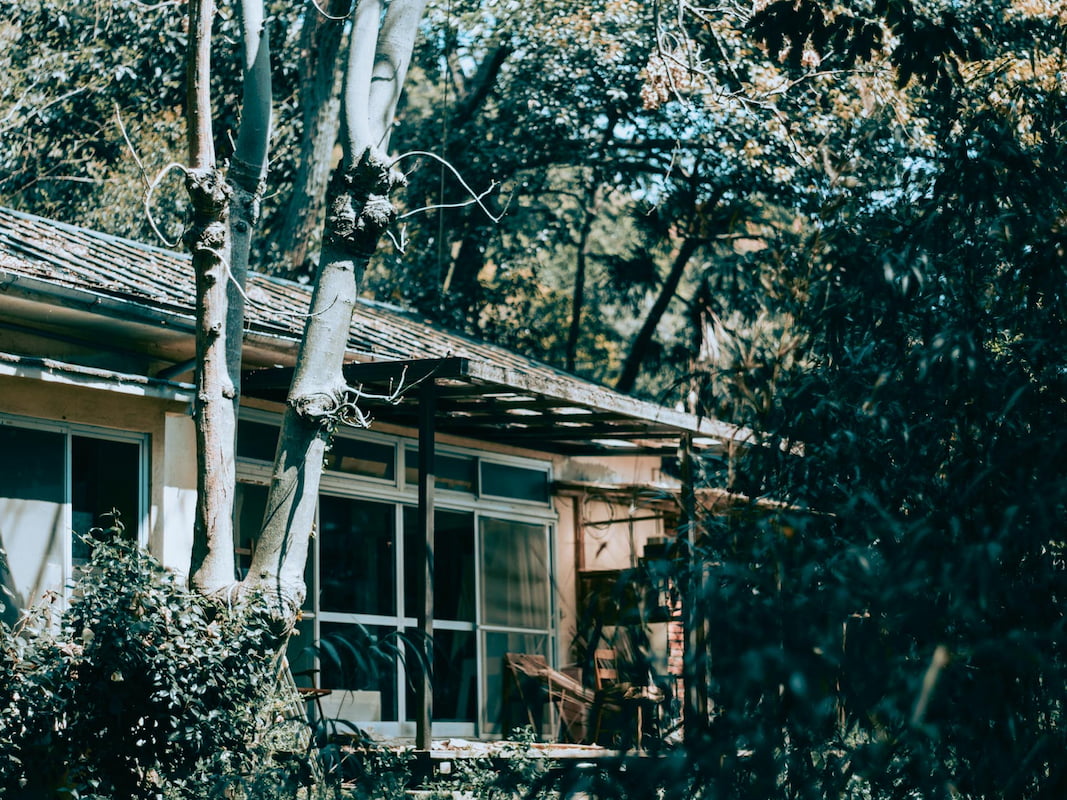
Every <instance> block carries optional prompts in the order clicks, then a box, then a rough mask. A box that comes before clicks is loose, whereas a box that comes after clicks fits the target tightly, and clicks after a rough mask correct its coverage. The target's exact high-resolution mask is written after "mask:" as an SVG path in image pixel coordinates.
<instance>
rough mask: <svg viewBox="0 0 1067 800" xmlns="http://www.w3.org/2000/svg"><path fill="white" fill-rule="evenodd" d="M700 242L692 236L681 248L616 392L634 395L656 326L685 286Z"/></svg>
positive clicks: (626, 362)
mask: <svg viewBox="0 0 1067 800" xmlns="http://www.w3.org/2000/svg"><path fill="white" fill-rule="evenodd" d="M700 242H701V240H700V239H697V238H694V237H691V236H690V237H686V238H685V239H683V240H682V244H681V247H679V248H678V252H677V253H676V254H675V256H674V262H673V263H672V264H671V269H670V272H669V273H668V274H667V279H666V280H665V281H663V286H661V287H660V291H659V295H657V297H656V300H655V302H653V303H652V308H650V309H649V310H648V315H647V316H646V317H645V321H644V322H643V323H642V325H641V329H640V330H639V331H638V332H637V336H636V337H634V341H633V344H631V345H630V352H629V353H627V355H626V361H625V362H624V363H623V365H622V371H621V372H620V373H619V379H618V381H617V382H616V383H615V388H616V389H618V390H619V391H620V392H631V391H633V388H634V384H635V383H636V382H637V375H638V373H639V372H640V371H641V362H642V361H643V360H644V358H645V355H646V354H647V353H648V348H649V345H651V344H652V340H653V338H654V337H655V334H656V326H657V325H659V323H660V320H661V319H663V314H664V313H665V312H666V311H667V306H669V305H670V302H671V300H672V299H674V295H675V293H676V292H677V291H678V284H679V283H681V281H682V275H684V274H685V267H686V265H687V264H688V263H689V259H690V258H692V257H693V253H695V252H696V250H697V248H698V247H699V246H700Z"/></svg>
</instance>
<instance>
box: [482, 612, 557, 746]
mask: <svg viewBox="0 0 1067 800" xmlns="http://www.w3.org/2000/svg"><path fill="white" fill-rule="evenodd" d="M506 653H526V654H529V655H542V656H544V657H545V661H547V662H549V663H551V654H550V653H549V650H548V637H547V636H545V635H544V634H526V633H492V632H487V633H486V634H485V724H486V731H487V732H488V733H494V734H501V733H502V734H510V733H511V732H512V731H513V730H515V729H516V728H521V727H526V726H529V725H530V719H529V714H528V713H527V704H526V703H525V702H524V701H523V699H522V698H521V697H519V696H518V690H517V688H516V687H515V685H514V684H513V683H512V684H511V685H505V683H504V677H505V676H504V655H505V654H506ZM538 710H539V711H540V712H541V715H542V718H541V725H539V726H537V727H538V728H539V730H538V731H537V733H539V734H546V733H547V732H548V731H547V730H546V729H547V728H549V727H550V726H551V719H550V716H551V715H550V714H547V713H545V709H544V708H541V709H536V708H535V709H534V711H535V714H534V719H535V720H536V719H537V714H536V711H538Z"/></svg>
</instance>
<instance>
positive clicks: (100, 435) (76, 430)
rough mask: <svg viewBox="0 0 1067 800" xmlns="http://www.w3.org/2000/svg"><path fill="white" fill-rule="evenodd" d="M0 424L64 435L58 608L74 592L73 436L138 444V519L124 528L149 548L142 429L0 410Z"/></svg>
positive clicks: (147, 449)
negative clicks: (62, 532) (130, 429)
mask: <svg viewBox="0 0 1067 800" xmlns="http://www.w3.org/2000/svg"><path fill="white" fill-rule="evenodd" d="M0 427H12V428H22V429H28V430H38V431H44V432H47V433H55V434H58V435H60V436H62V437H63V500H62V502H61V503H59V504H58V505H59V506H60V507H61V511H60V515H61V516H60V519H61V524H62V526H63V529H64V530H65V531H66V532H67V533H66V535H65V536H64V537H63V552H62V559H63V563H62V569H61V572H62V575H61V592H60V609H65V608H66V607H67V605H68V604H69V602H70V599H71V596H72V594H73V589H74V587H73V579H74V564H73V561H74V542H73V529H74V523H73V503H74V492H73V484H74V475H73V468H74V466H73V459H72V449H71V443H72V440H73V439H74V438H75V437H78V438H81V439H99V440H103V441H108V442H123V443H127V444H133V445H135V446H136V447H137V505H138V514H137V519H136V520H134V521H133V523H132V525H131V521H130V520H124V524H125V525H126V529H127V530H130V529H131V527H132V528H133V531H134V538H135V541H136V542H137V545H138V546H139V547H142V548H147V547H148V533H149V516H150V508H149V506H150V504H151V496H150V485H149V484H150V471H151V434H149V433H147V432H144V431H128V430H123V429H121V428H108V427H105V426H102V425H89V424H86V423H81V422H67V421H63V420H49V419H40V418H37V417H26V416H22V415H18V414H9V413H6V412H0Z"/></svg>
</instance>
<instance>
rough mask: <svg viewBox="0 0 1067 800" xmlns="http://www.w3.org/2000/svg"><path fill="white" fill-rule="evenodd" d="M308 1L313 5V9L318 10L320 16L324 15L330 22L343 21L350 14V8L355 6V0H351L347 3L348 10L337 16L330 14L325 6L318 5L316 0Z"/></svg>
mask: <svg viewBox="0 0 1067 800" xmlns="http://www.w3.org/2000/svg"><path fill="white" fill-rule="evenodd" d="M310 2H311V5H313V6H315V10H316V11H318V12H319V14H320V15H321V16H323V17H325V18H326V19H328V20H330V21H331V22H344V21H345V20H346V19H348V17H349V16H350V15H351V14H352V10H353V9H354V8H355V7H356V0H352V2H351V3H349V5H348V11H346V12H345V13H344V14H343V15H341V16H339V17H335V16H334V15H333V14H331V13H330V12H329V11H327V10H326V9H325V8H323V7H322V6H320V5H319V4H318V0H310Z"/></svg>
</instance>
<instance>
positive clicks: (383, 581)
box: [319, 495, 396, 616]
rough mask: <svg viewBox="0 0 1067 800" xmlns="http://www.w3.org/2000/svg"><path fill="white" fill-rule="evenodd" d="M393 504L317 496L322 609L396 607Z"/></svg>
mask: <svg viewBox="0 0 1067 800" xmlns="http://www.w3.org/2000/svg"><path fill="white" fill-rule="evenodd" d="M394 533H395V531H394V506H393V505H391V504H389V503H372V502H369V501H366V500H350V499H347V498H343V497H331V496H329V495H322V496H321V497H320V498H319V579H320V581H321V582H322V595H321V598H320V604H319V607H320V609H321V610H322V611H340V612H345V613H350V614H351V613H361V614H387V615H390V616H391V615H394V614H395V613H396V547H395V545H394V541H395V536H394Z"/></svg>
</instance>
